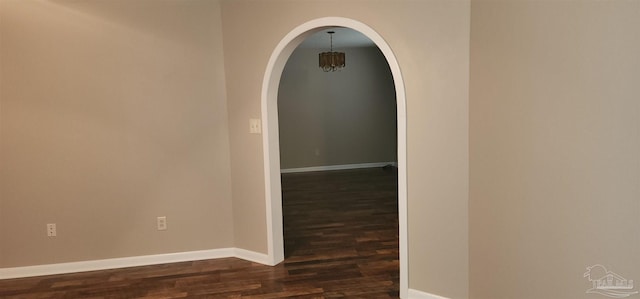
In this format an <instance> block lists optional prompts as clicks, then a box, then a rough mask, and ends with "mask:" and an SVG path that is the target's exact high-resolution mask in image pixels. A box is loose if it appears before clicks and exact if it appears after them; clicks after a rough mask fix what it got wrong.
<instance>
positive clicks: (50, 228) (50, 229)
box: [47, 223, 58, 237]
mask: <svg viewBox="0 0 640 299" xmlns="http://www.w3.org/2000/svg"><path fill="white" fill-rule="evenodd" d="M57 235H58V230H57V228H56V224H55V223H49V224H47V236H49V237H55V236H57Z"/></svg>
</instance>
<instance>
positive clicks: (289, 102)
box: [278, 46, 397, 169]
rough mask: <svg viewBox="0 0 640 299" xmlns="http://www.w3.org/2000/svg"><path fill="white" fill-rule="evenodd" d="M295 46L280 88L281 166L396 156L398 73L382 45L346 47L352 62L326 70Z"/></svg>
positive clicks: (392, 158) (315, 51) (387, 159)
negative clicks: (395, 73)
mask: <svg viewBox="0 0 640 299" xmlns="http://www.w3.org/2000/svg"><path fill="white" fill-rule="evenodd" d="M322 51H326V49H313V48H302V47H299V48H298V49H296V50H295V51H294V52H293V54H292V55H291V57H290V58H289V61H288V62H287V65H286V67H285V69H284V72H283V74H282V79H281V81H280V88H279V94H278V117H279V122H280V123H279V128H280V154H281V168H282V169H287V168H298V167H309V166H328V165H342V164H357V163H371V162H392V161H396V139H397V138H396V98H395V88H394V85H393V77H392V75H391V71H390V70H389V66H388V64H387V61H386V59H385V58H384V56H383V55H382V53H381V52H380V50H379V49H378V48H377V47H374V46H372V47H360V48H349V49H343V50H342V51H345V52H346V56H347V58H346V59H347V67H346V68H345V69H343V70H341V71H337V72H323V71H322V70H321V69H320V68H319V67H318V53H319V52H322Z"/></svg>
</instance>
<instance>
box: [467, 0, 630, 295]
mask: <svg viewBox="0 0 640 299" xmlns="http://www.w3.org/2000/svg"><path fill="white" fill-rule="evenodd" d="M471 15H472V18H471V19H472V23H471V26H472V31H471V32H472V34H471V88H470V89H471V90H470V91H471V92H470V95H471V96H470V145H471V151H470V183H471V185H470V204H469V205H470V244H471V249H470V293H471V298H475V299H500V298H504V299H506V298H522V299H538V298H563V299H578V298H606V297H604V296H602V295H599V294H586V292H587V290H588V289H591V288H592V287H593V282H591V281H589V280H588V278H590V277H584V275H583V274H584V273H586V272H587V269H586V267H588V266H592V265H594V264H602V265H603V266H605V267H606V269H607V270H609V271H612V272H614V273H617V274H618V275H620V276H622V277H624V278H626V279H630V280H631V279H632V280H635V281H638V279H639V278H640V255H639V254H638V253H640V234H639V233H638V232H639V231H640V217H639V215H640V84H638V83H639V82H640V81H639V78H640V55H638V53H640V2H639V1H583V0H580V1H473V2H472V14H471ZM594 272H596V271H594ZM600 274H601V275H600V277H595V276H597V274H595V275H594V277H591V278H592V279H597V278H601V276H603V274H602V272H601V273H600ZM631 291H638V286H637V284H636V286H635V288H634V289H633V290H631ZM635 296H637V295H635ZM630 298H633V296H632V297H630Z"/></svg>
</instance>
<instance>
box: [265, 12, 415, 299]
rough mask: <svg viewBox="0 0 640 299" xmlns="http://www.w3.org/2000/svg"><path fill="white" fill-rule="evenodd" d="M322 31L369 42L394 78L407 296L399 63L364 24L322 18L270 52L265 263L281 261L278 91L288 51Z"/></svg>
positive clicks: (402, 101)
mask: <svg viewBox="0 0 640 299" xmlns="http://www.w3.org/2000/svg"><path fill="white" fill-rule="evenodd" d="M327 27H347V28H351V29H354V30H357V31H359V32H361V33H362V34H364V35H365V36H367V37H368V38H369V39H371V40H372V41H373V42H374V43H375V44H376V46H377V47H378V48H379V49H380V51H381V52H382V53H383V55H384V56H385V58H386V59H387V62H388V64H389V68H390V69H391V73H392V75H393V80H394V85H395V90H396V107H397V128H398V132H397V138H398V140H397V145H398V157H397V158H398V214H399V215H398V219H399V235H400V236H399V238H400V245H399V247H400V248H399V250H400V297H401V298H405V297H406V294H407V291H408V274H409V271H408V248H407V245H408V244H407V241H408V240H407V236H408V235H407V127H406V98H405V91H404V81H403V79H402V74H401V72H400V66H399V64H398V61H397V60H396V58H395V55H394V54H393V51H392V50H391V47H389V45H388V44H387V43H386V42H385V40H384V39H383V38H382V36H380V35H379V34H378V33H377V32H376V31H375V30H373V29H372V28H371V27H369V26H367V25H366V24H364V23H361V22H358V21H355V20H352V19H348V18H341V17H326V18H320V19H315V20H312V21H309V22H306V23H304V24H302V25H300V26H298V27H296V28H295V29H293V30H292V31H291V32H289V33H288V34H287V35H286V36H285V37H284V38H283V39H282V40H281V41H280V43H278V45H277V46H276V48H275V49H274V51H273V53H272V54H271V57H270V58H269V62H268V64H267V68H266V71H265V75H264V79H263V82H262V94H261V105H262V106H261V110H262V128H263V135H262V138H263V154H264V171H265V173H264V174H265V200H266V212H267V215H266V218H267V243H268V258H269V263H270V264H272V265H275V264H278V263H280V262H282V261H283V260H284V237H283V224H282V186H281V183H280V145H279V138H278V105H277V100H278V86H279V83H280V78H281V75H282V71H283V70H284V66H285V64H286V62H287V60H288V59H289V56H291V53H292V52H293V50H294V49H295V48H296V47H297V46H298V45H299V44H300V43H301V42H302V41H303V40H304V39H305V38H307V37H308V36H309V35H311V34H313V33H315V32H318V31H320V30H323V29H324V28H327Z"/></svg>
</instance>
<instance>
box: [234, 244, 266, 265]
mask: <svg viewBox="0 0 640 299" xmlns="http://www.w3.org/2000/svg"><path fill="white" fill-rule="evenodd" d="M233 252H234V256H235V257H237V258H239V259H243V260H245V261H250V262H254V263H258V264H263V265H268V266H273V265H271V263H270V262H269V256H268V255H266V254H264V253H259V252H255V251H250V250H246V249H242V248H234V250H233Z"/></svg>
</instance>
